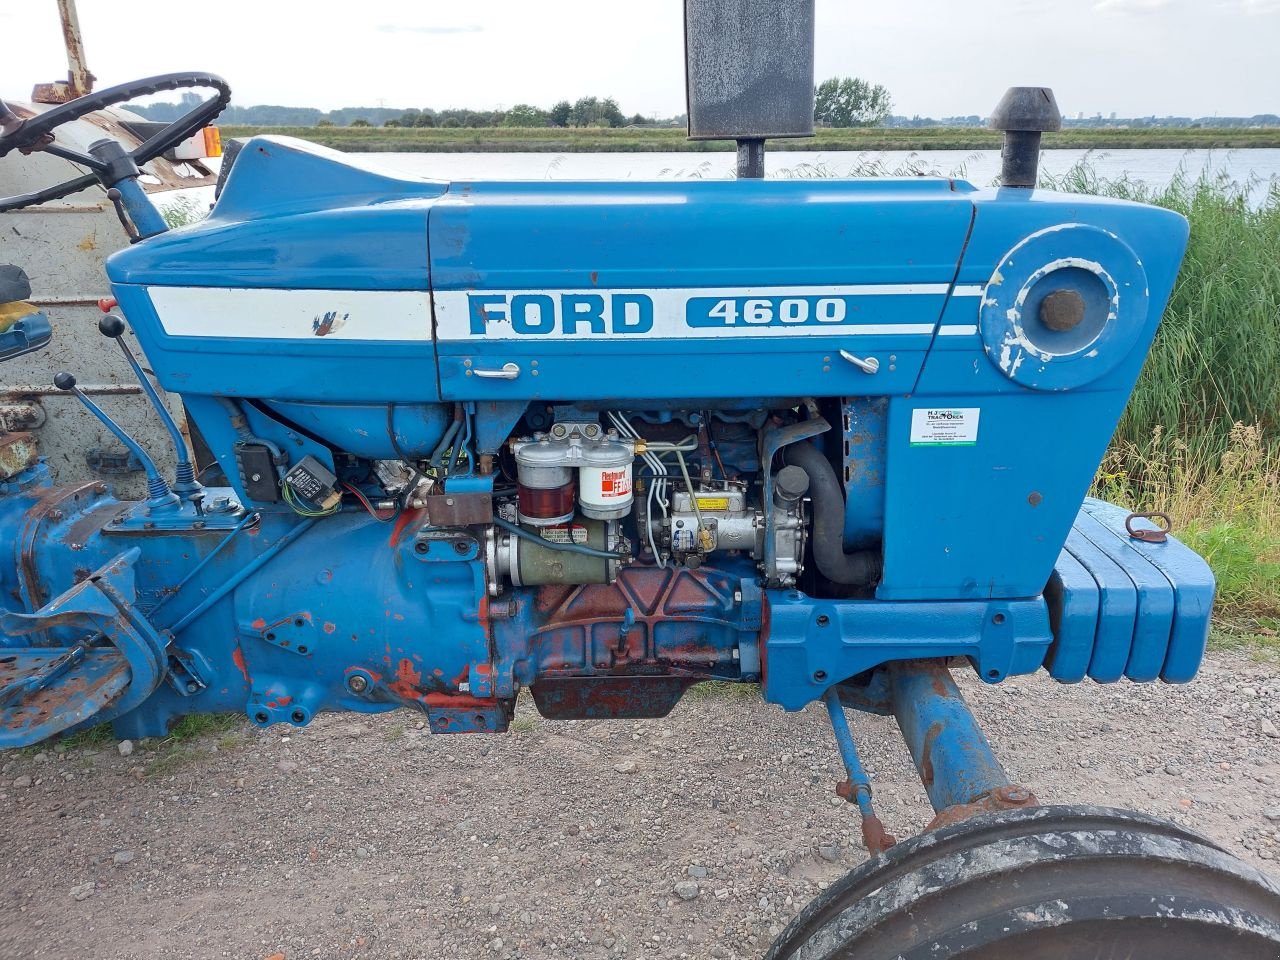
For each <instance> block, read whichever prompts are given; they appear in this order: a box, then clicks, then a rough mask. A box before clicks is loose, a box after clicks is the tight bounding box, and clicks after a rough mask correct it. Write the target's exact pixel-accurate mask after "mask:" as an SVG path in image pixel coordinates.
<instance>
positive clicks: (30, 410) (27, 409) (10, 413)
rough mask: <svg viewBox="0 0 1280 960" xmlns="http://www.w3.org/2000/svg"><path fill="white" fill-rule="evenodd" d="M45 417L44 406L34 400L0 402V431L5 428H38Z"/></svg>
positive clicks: (13, 429) (14, 430)
mask: <svg viewBox="0 0 1280 960" xmlns="http://www.w3.org/2000/svg"><path fill="white" fill-rule="evenodd" d="M46 419H47V417H46V416H45V412H44V407H42V406H40V404H39V403H37V402H35V401H34V400H31V401H28V402H25V403H0V433H3V432H4V431H6V430H8V431H12V432H17V431H19V430H39V429H40V428H41V427H42V426H44V422H45V420H46Z"/></svg>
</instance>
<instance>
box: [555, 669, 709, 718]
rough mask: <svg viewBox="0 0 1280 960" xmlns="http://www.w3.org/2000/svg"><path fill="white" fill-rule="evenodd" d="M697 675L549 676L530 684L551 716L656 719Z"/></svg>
mask: <svg viewBox="0 0 1280 960" xmlns="http://www.w3.org/2000/svg"><path fill="white" fill-rule="evenodd" d="M697 682H698V678H697V677H681V676H666V675H655V676H625V677H548V678H544V679H539V680H536V681H534V683H533V685H532V686H531V687H530V691H531V692H532V693H533V702H534V703H535V704H536V705H537V707H538V712H539V713H540V714H542V715H543V716H544V717H546V718H547V719H549V720H615V719H616V720H653V719H657V718H658V717H665V716H666V715H667V714H668V713H670V712H671V708H672V707H674V706H675V705H676V704H677V703H679V701H680V698H681V697H682V696H684V692H685V691H686V690H688V689H689V688H690V687H691V686H693V685H694V684H695V683H697Z"/></svg>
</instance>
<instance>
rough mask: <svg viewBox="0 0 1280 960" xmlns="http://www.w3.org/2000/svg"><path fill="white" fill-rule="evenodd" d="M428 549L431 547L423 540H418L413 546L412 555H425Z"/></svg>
mask: <svg viewBox="0 0 1280 960" xmlns="http://www.w3.org/2000/svg"><path fill="white" fill-rule="evenodd" d="M430 549H431V546H430V545H429V544H428V543H427V541H425V540H419V541H418V542H417V543H415V544H414V545H413V550H414V553H426V552H427V551H428V550H430Z"/></svg>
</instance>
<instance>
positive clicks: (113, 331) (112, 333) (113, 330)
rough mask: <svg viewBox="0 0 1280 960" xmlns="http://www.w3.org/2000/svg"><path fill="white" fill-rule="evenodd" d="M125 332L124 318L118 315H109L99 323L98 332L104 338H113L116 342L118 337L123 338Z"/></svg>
mask: <svg viewBox="0 0 1280 960" xmlns="http://www.w3.org/2000/svg"><path fill="white" fill-rule="evenodd" d="M124 331H125V325H124V318H123V317H121V316H119V315H117V314H114V313H108V314H107V315H106V316H105V317H103V318H102V319H101V320H99V321H98V332H99V333H100V334H102V335H103V336H104V337H111V338H112V339H113V340H114V339H116V338H117V337H123V336H124Z"/></svg>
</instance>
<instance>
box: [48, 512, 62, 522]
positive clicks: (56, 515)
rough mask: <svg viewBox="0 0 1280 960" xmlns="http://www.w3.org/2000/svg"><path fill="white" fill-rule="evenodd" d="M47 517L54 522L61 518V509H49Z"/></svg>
mask: <svg viewBox="0 0 1280 960" xmlns="http://www.w3.org/2000/svg"><path fill="white" fill-rule="evenodd" d="M49 519H50V520H53V521H55V522H57V521H58V520H61V519H62V511H61V510H50V511H49Z"/></svg>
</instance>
